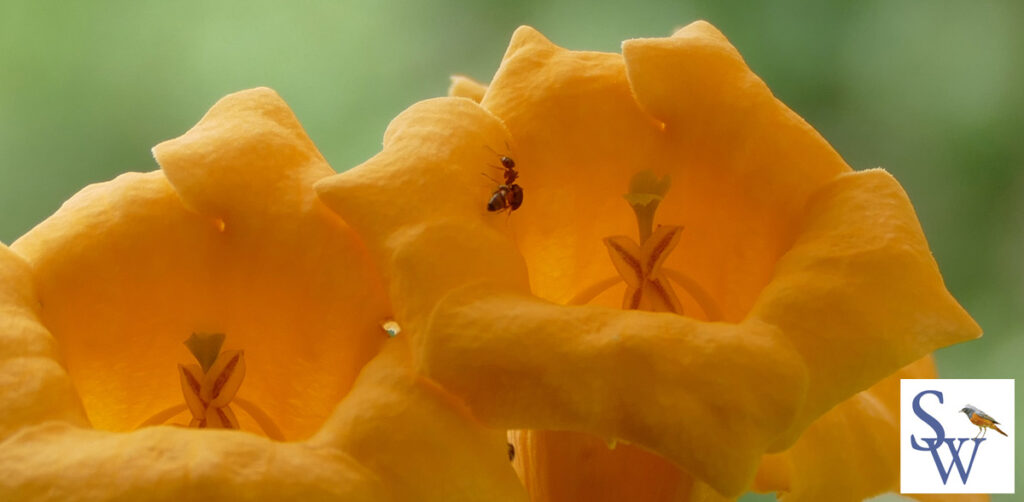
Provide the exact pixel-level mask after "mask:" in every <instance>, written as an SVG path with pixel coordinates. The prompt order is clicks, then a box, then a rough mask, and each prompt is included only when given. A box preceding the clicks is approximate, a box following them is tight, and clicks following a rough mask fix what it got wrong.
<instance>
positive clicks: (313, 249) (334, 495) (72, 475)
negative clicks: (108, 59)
mask: <svg viewBox="0 0 1024 502" xmlns="http://www.w3.org/2000/svg"><path fill="white" fill-rule="evenodd" d="M154 154H155V156H156V159H157V161H158V162H159V163H160V166H161V170H159V171H154V172H149V173H144V174H139V173H130V174H125V175H122V176H120V177H118V178H117V179H115V180H113V181H110V182H107V183H102V184H98V185H93V186H90V187H88V188H86V189H85V190H83V191H82V192H80V193H79V194H77V195H76V196H74V197H73V198H71V199H70V200H69V201H67V202H66V203H65V204H64V206H63V207H62V208H61V209H60V210H59V211H57V213H56V214H54V215H53V216H52V217H50V218H49V219H47V220H46V221H44V222H43V223H42V224H40V225H39V226H37V227H36V228H35V229H34V230H32V231H31V232H29V233H28V234H26V235H25V236H24V237H22V238H21V239H19V240H18V241H17V242H15V243H14V244H13V245H12V246H11V247H10V248H9V249H8V248H7V247H5V246H2V245H0V410H3V411H2V413H0V472H2V473H3V475H2V476H0V499H3V500H62V501H63V500H112V499H117V500H193V499H212V500H222V499H246V500H249V499H252V500H291V499H297V500H298V499H301V500H323V499H338V500H395V501H405V500H438V501H449V500H470V499H476V495H475V494H481V493H484V494H487V498H488V499H489V500H509V501H512V500H524V499H525V493H524V491H523V489H522V486H521V485H520V484H519V482H518V480H517V479H516V477H515V473H514V472H513V471H512V470H511V469H510V468H509V466H508V461H507V457H506V443H505V437H504V433H503V432H498V431H493V430H487V429H484V428H483V427H482V426H481V425H480V424H478V423H477V422H476V421H475V420H474V419H473V418H472V417H471V416H470V415H469V413H468V411H467V410H465V408H464V406H463V405H462V404H460V403H459V402H458V401H457V400H456V399H455V398H453V397H452V396H451V395H449V394H447V393H446V392H445V391H443V390H442V389H440V388H439V387H438V386H437V385H435V384H433V383H432V382H430V381H428V380H426V379H424V378H422V377H420V376H418V375H416V374H415V373H414V372H413V368H412V359H411V357H410V352H409V348H408V336H406V333H408V332H409V330H408V329H406V330H405V331H404V332H403V334H402V335H400V336H398V337H396V338H393V339H389V337H388V335H387V334H386V333H385V332H384V331H383V330H382V328H381V322H383V321H386V320H387V319H388V318H389V316H390V309H391V306H390V305H389V301H388V299H387V295H386V292H385V291H384V287H383V281H382V279H381V278H380V277H379V275H378V273H377V272H376V270H375V268H374V267H373V265H372V264H371V262H370V259H369V256H368V255H367V253H366V251H365V250H364V248H363V245H362V244H361V243H360V241H359V240H358V239H357V238H356V236H355V235H354V233H353V232H352V231H351V229H350V228H349V227H348V226H347V225H346V224H345V223H344V222H343V221H342V220H341V219H339V218H338V217H337V216H335V215H334V214H333V213H331V212H330V211H329V210H327V209H326V208H325V207H324V206H323V205H322V204H321V203H320V202H319V200H318V199H317V198H316V196H315V195H314V193H313V190H312V184H313V182H314V181H316V180H318V179H321V178H323V177H325V176H328V175H330V174H333V171H332V170H331V169H330V167H329V166H328V165H327V163H326V162H325V161H324V159H323V158H322V157H321V155H320V153H319V152H318V151H317V150H316V148H315V147H314V146H313V144H312V142H311V141H310V140H309V138H308V137H307V136H306V134H305V132H304V131H303V130H302V128H301V126H300V125H299V123H298V121H297V120H296V119H295V117H294V116H293V115H292V113H291V111H290V110H289V109H288V107H287V106H286V105H285V103H284V102H283V101H282V100H281V99H280V98H279V97H278V96H277V95H276V94H275V93H274V92H273V91H270V90H268V89H254V90H250V91H245V92H241V93H237V94H233V95H230V96H228V97H225V98H224V99H222V100H221V101H219V102H218V103H217V104H216V105H215V106H214V107H213V108H212V109H211V110H210V111H209V113H208V114H207V115H206V116H205V117H204V118H203V119H202V120H201V121H200V122H199V123H198V124H197V125H196V126H195V127H194V128H192V129H191V130H190V131H188V132H187V133H186V134H185V135H183V136H181V137H179V138H177V139H174V140H171V141H168V142H165V143H162V144H160V145H158V146H157V147H156V148H155V149H154ZM195 332H199V333H203V332H205V333H223V334H224V335H225V336H224V337H214V338H216V339H219V340H220V341H222V342H223V343H224V345H225V347H226V349H227V350H225V351H223V352H220V343H219V342H217V343H214V344H212V346H215V348H213V349H212V350H210V346H209V345H210V344H208V346H207V348H206V349H203V348H202V347H200V348H198V349H197V348H196V347H197V345H196V343H193V342H195V339H193V340H191V341H190V345H189V348H191V349H193V353H194V354H196V356H197V358H198V359H199V362H200V363H201V364H202V367H200V365H196V366H195V367H192V366H189V363H190V362H191V360H192V355H191V354H189V352H188V350H186V347H185V345H183V344H182V341H183V340H184V339H185V338H186V337H188V336H189V334H190V333H195ZM198 338H200V339H202V340H206V341H207V342H208V341H209V340H210V339H211V337H205V338H204V337H198ZM203 343H206V342H202V341H200V342H199V345H203ZM243 350H244V358H243V356H242V352H241V351H243ZM218 353H219V354H220V358H219V359H218V358H217V355H218ZM179 364H182V365H183V366H182V368H185V369H183V370H181V372H180V373H179V369H178V365H179ZM243 376H244V378H245V379H244V382H243V381H242V377H243ZM357 376H358V378H357ZM201 377H202V378H205V379H206V380H207V381H203V380H201ZM189 378H193V379H195V381H192V382H189V381H186V382H185V385H180V381H181V380H182V379H184V380H188V379H189ZM183 389H184V390H185V392H184V395H183V393H182V391H183ZM244 403H249V404H248V405H245V404H244ZM187 407H188V408H189V410H188V411H186V408H187ZM232 409H233V410H234V411H231V410H232ZM165 422H166V423H171V424H181V425H188V424H190V423H192V425H194V426H197V427H207V428H213V427H224V428H241V429H242V430H244V431H249V432H239V431H235V430H196V429H188V428H182V427H173V426H169V425H164V426H150V424H157V423H165ZM140 425H141V427H140ZM262 435H267V436H270V437H271V438H276V439H284V441H277V440H272V439H270V438H268V437H262Z"/></svg>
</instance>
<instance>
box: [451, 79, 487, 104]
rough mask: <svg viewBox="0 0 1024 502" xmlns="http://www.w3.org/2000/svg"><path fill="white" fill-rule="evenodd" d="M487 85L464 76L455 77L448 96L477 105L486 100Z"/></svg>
mask: <svg viewBox="0 0 1024 502" xmlns="http://www.w3.org/2000/svg"><path fill="white" fill-rule="evenodd" d="M486 93H487V84H483V83H480V82H477V81H476V80H473V79H471V78H469V77H465V76H462V75H453V76H452V84H451V85H450V86H448V95H449V96H451V97H455V98H467V99H471V100H473V101H475V102H477V103H479V102H480V101H482V100H483V99H484V94H486Z"/></svg>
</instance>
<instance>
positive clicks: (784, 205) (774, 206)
mask: <svg viewBox="0 0 1024 502" xmlns="http://www.w3.org/2000/svg"><path fill="white" fill-rule="evenodd" d="M660 58H664V60H663V61H662V59H660ZM659 61H662V62H661V63H659ZM664 61H667V63H666V62H664ZM627 75H628V76H629V78H628V80H627ZM659 82H665V84H659ZM668 85H677V86H683V87H681V89H684V91H685V90H691V91H692V92H693V95H692V96H691V95H687V94H686V93H685V92H679V93H678V94H679V96H678V99H677V100H676V101H679V102H680V103H682V105H681V106H683V105H685V109H679V110H683V111H679V110H677V109H676V108H672V106H675V105H673V103H674V102H673V101H672V100H671V99H670V96H671V95H670V93H669V91H668V90H666V89H667V88H664V86H668ZM659 86H660V87H659ZM634 95H635V96H636V99H634ZM637 100H638V101H639V102H638V101H637ZM715 104H720V105H721V106H722V107H723V108H722V110H721V114H720V115H719V114H717V111H716V108H715V107H714V106H712V105H715ZM481 105H482V107H481V106H476V105H475V104H474V103H472V102H471V101H469V100H454V99H439V100H430V101H427V102H423V103H419V104H417V105H414V106H413V107H411V108H410V109H409V110H407V111H406V112H404V113H403V114H402V115H400V116H399V117H398V118H397V119H396V120H395V121H394V122H392V124H391V126H390V127H389V129H388V132H387V133H386V134H385V144H384V150H383V151H382V152H381V153H380V154H379V155H377V156H375V157H374V158H373V159H371V160H370V161H369V162H367V163H365V164H363V165H362V166H359V167H357V168H355V169H353V170H350V171H348V172H346V173H342V174H339V175H336V176H332V177H329V178H327V179H325V180H322V181H320V182H318V184H317V191H318V193H319V194H320V196H321V197H322V198H323V200H324V201H325V202H326V203H327V204H328V205H329V206H330V207H331V208H332V209H334V210H335V211H337V212H338V213H339V214H340V215H342V216H343V217H344V218H345V219H346V221H348V222H350V223H351V224H352V225H353V226H354V227H355V228H356V229H357V230H358V231H359V233H360V235H361V236H363V237H364V238H365V239H366V241H367V243H368V246H369V247H370V248H371V250H372V251H373V252H374V254H375V255H376V258H377V263H379V264H381V266H382V268H383V269H384V270H385V271H386V272H385V274H386V275H387V276H388V278H389V280H390V281H391V289H390V291H391V292H392V298H393V299H394V300H395V303H396V304H397V305H400V310H399V311H398V312H396V315H397V319H398V321H399V322H401V323H402V325H403V326H405V325H407V324H408V325H413V326H416V327H417V329H416V330H415V334H414V335H413V337H414V339H413V342H414V344H413V346H414V350H415V353H416V356H417V363H418V365H419V367H420V368H421V371H423V372H424V374H426V375H427V376H429V377H430V378H432V379H435V380H436V381H438V382H439V383H441V384H442V385H444V386H445V387H446V388H448V389H450V390H452V391H453V392H454V393H455V394H457V395H458V396H460V397H461V398H462V399H463V400H465V402H466V403H467V404H468V405H469V406H470V408H471V409H472V410H473V412H474V414H475V415H476V416H478V417H480V418H481V419H482V420H483V421H485V423H488V424H490V425H492V426H496V427H506V428H510V429H524V428H525V429H549V430H573V431H578V432H586V433H590V434H593V435H595V436H597V437H599V438H609V439H616V438H618V439H623V440H626V441H628V442H630V443H633V444H636V445H639V446H642V447H644V448H647V449H649V450H653V451H655V452H657V453H659V454H661V455H663V456H665V457H666V458H668V459H670V460H671V461H673V462H675V463H676V464H678V465H680V466H681V467H683V468H685V469H687V470H688V471H690V473H691V474H693V475H694V476H695V477H696V478H698V479H700V480H704V481H706V482H707V483H709V484H710V485H711V486H712V487H714V488H715V489H716V490H718V491H720V492H721V493H723V494H725V495H735V494H737V493H739V492H740V491H742V489H743V488H744V487H745V486H746V485H747V483H748V482H749V480H750V479H751V478H752V477H753V475H754V473H755V470H756V465H757V462H758V461H759V459H760V457H761V454H762V453H764V452H765V451H766V450H768V449H769V448H775V449H781V448H785V447H786V446H788V445H789V444H791V443H792V441H794V440H795V439H796V437H797V436H798V435H799V432H800V431H801V430H802V429H803V428H805V427H806V426H807V425H808V424H809V423H810V422H811V421H813V420H814V419H815V418H817V417H818V416H819V415H821V414H822V413H824V412H825V411H826V410H827V409H828V408H829V407H831V406H833V405H835V404H838V403H839V402H841V401H843V400H845V399H847V398H848V397H850V396H852V395H853V394H855V393H856V392H858V391H860V390H862V389H864V388H866V387H868V386H870V385H871V384H873V383H874V382H876V381H878V380H879V379H881V378H883V377H885V376H886V375H888V374H889V373H891V372H892V371H895V370H897V369H898V368H900V367H901V366H903V365H905V364H908V363H910V362H911V361H913V360H915V359H917V358H919V357H921V356H923V355H924V354H926V353H928V352H930V351H932V350H934V349H935V348H937V347H939V346H943V345H948V344H950V343H955V342H957V341H962V340H965V339H969V338H971V337H974V336H977V334H978V330H977V326H976V325H974V323H973V321H971V320H970V318H969V317H967V316H966V315H965V314H964V313H963V311H962V309H960V307H959V306H958V305H957V304H956V302H955V301H953V299H952V298H951V297H950V296H949V294H948V293H947V292H946V291H945V288H944V286H943V285H942V282H941V278H940V276H939V275H938V271H937V269H936V267H935V264H934V262H933V261H931V258H930V256H929V255H928V253H927V246H926V245H925V243H924V239H923V236H922V235H921V233H920V228H919V227H918V225H917V223H916V220H915V218H914V214H913V211H912V209H911V208H910V205H909V203H908V202H907V201H906V198H905V196H904V195H903V194H902V192H901V191H900V190H899V188H898V185H897V184H895V182H892V181H891V179H890V178H888V177H887V176H884V175H883V176H884V178H885V179H886V180H888V181H885V182H880V183H878V184H877V185H872V183H868V181H872V180H873V181H878V179H879V178H878V177H879V176H880V174H878V173H863V174H849V175H845V176H839V175H840V173H846V172H849V168H848V167H847V166H846V165H845V164H844V163H843V162H842V160H841V159H840V158H839V156H838V155H837V154H836V153H835V152H834V151H833V150H832V149H831V147H829V146H828V144H827V143H825V142H824V140H822V139H821V137H820V136H818V135H817V133H815V132H814V131H813V130H812V129H811V128H810V127H809V126H807V125H806V124H805V123H804V122H803V121H802V120H800V119H799V117H797V116H796V115H795V114H793V113H792V112H791V111H789V110H788V109H786V108H785V107H784V106H783V105H781V104H780V103H779V102H778V101H777V100H775V99H774V98H773V97H772V96H771V94H770V92H768V90H767V88H766V87H764V85H763V84H762V83H760V81H759V80H757V78H756V77H755V76H753V74H752V73H751V72H750V71H749V69H747V68H746V66H745V65H744V64H743V63H742V60H741V59H739V57H738V56H737V55H736V54H735V50H733V49H732V48H731V47H730V46H728V43H727V42H725V40H724V38H722V37H721V35H720V34H718V33H717V31H714V30H713V29H710V28H709V27H708V26H707V25H705V24H701V23H698V24H695V25H692V26H691V27H689V28H687V29H684V30H683V31H681V32H680V33H679V34H677V36H676V37H673V38H671V39H663V40H653V41H650V40H640V41H631V42H627V43H626V45H625V61H624V60H623V59H622V58H621V57H619V56H617V55H614V54H598V53H589V52H587V53H580V52H570V51H566V50H564V49H560V48H558V47H555V46H554V45H552V44H551V43H550V42H548V41H547V40H546V39H544V38H543V37H542V36H540V35H539V34H538V33H536V32H535V31H534V30H532V29H529V28H521V29H520V30H518V31H517V32H516V34H515V36H514V37H513V41H512V43H511V44H510V47H509V49H508V51H507V53H506V56H505V59H504V61H503V62H502V66H501V68H500V69H499V71H498V74H497V75H496V76H495V78H494V81H493V82H492V83H491V85H490V86H489V88H488V91H487V93H486V95H485V97H484V99H483V101H482V102H481ZM645 110H646V111H647V112H645ZM672 110H676V111H673V112H672V113H669V111H672ZM648 112H649V113H650V114H648ZM492 114H493V115H497V117H500V120H497V119H496V118H494V117H493V116H492ZM748 118H749V120H747V119H748ZM502 124H504V125H505V126H507V130H506V129H505V128H503V127H502ZM705 126H706V128H707V130H704V129H702V127H705ZM506 142H507V143H508V144H509V147H510V150H511V155H512V156H513V157H514V158H515V160H516V163H517V167H519V168H520V175H521V176H520V179H519V181H518V183H520V184H521V186H522V187H523V190H524V191H525V194H526V202H524V204H523V206H522V208H520V209H519V210H517V211H516V212H515V213H513V214H512V215H510V216H509V217H508V218H507V220H506V219H505V218H499V217H496V215H494V214H490V213H487V212H486V211H485V209H484V207H483V205H484V203H485V202H486V200H487V198H488V197H489V194H490V190H493V188H494V187H493V186H491V187H489V188H488V187H482V188H481V187H479V185H478V184H477V183H476V182H474V181H473V179H474V178H480V176H479V173H480V172H481V171H483V170H485V169H486V167H485V166H487V164H488V163H493V162H494V161H495V154H494V153H492V152H490V151H489V149H494V150H498V149H499V148H500V147H498V146H497V145H502V144H504V143H506ZM645 169H653V170H654V171H655V175H661V174H665V173H669V172H671V174H672V179H673V187H675V188H674V189H673V190H676V191H672V190H670V191H669V193H668V194H667V195H666V197H665V199H664V200H663V201H662V203H661V205H660V206H659V207H660V209H659V216H658V221H659V222H662V223H665V224H670V225H685V226H686V228H687V232H686V233H685V235H684V236H683V237H681V238H685V239H686V242H685V245H681V246H680V247H679V249H678V250H677V252H675V253H672V255H670V256H669V257H668V258H667V259H666V261H665V267H671V268H672V269H674V270H679V271H681V272H682V274H683V275H681V277H686V278H687V279H690V280H692V281H693V283H694V284H698V285H700V286H702V287H703V291H707V293H708V295H707V296H709V297H710V298H714V299H715V300H716V301H717V302H718V303H719V304H720V307H721V309H720V311H721V313H722V317H723V319H722V320H724V321H727V322H716V323H706V322H701V321H698V320H696V319H692V318H685V317H682V316H673V315H666V314H656V313H648V312H624V311H617V310H611V309H605V308H600V307H597V306H583V307H562V306H558V305H555V304H552V303H549V302H547V301H544V300H541V299H539V298H537V297H535V296H530V295H528V294H526V291H525V288H524V287H523V285H524V280H523V277H524V274H523V270H524V262H525V265H526V266H528V267H529V270H530V279H529V280H530V290H531V291H532V292H533V293H534V294H535V295H536V296H539V297H540V298H544V299H546V300H554V301H558V302H564V301H567V300H568V299H570V298H573V297H574V296H575V295H576V293H577V292H579V291H580V290H583V289H584V288H587V287H589V286H590V285H591V284H594V283H597V282H600V281H602V280H603V279H605V278H606V277H608V276H609V275H611V274H614V270H615V268H614V265H613V264H612V263H610V262H609V260H608V258H607V256H605V252H604V251H605V250H603V249H601V246H600V243H601V242H602V240H603V239H604V238H605V237H607V236H609V235H621V234H622V233H624V232H626V231H628V230H630V229H632V228H633V225H634V224H635V223H634V222H633V218H632V215H631V214H630V211H629V209H628V206H627V205H626V204H625V203H624V202H623V201H622V200H621V193H622V190H623V189H624V188H625V187H627V186H628V183H629V179H630V178H631V177H632V175H633V174H634V173H636V172H638V171H641V170H645ZM832 180H835V181H832ZM861 183H863V184H864V185H865V187H867V186H868V185H871V190H875V191H878V190H879V189H881V191H880V192H878V193H876V194H874V196H873V198H870V200H869V197H868V196H867V195H866V194H867V193H869V190H864V194H865V195H864V196H863V197H861V196H860V195H857V196H852V197H853V199H854V200H855V202H857V203H853V204H851V203H849V202H850V197H846V196H842V197H840V196H839V195H840V193H842V194H850V193H861V190H860V188H865V187H860V188H857V189H853V190H847V189H848V188H853V185H859V184H861ZM809 201H810V205H808V204H809ZM869 204H871V205H873V206H875V209H870V210H869V209H867V208H868V205H869ZM829 228H831V229H833V230H834V231H833V232H831V233H830V232H828V231H827V230H828V229H829ZM794 243H795V244H794ZM872 243H873V244H874V245H875V246H876V249H874V250H871V249H868V248H867V247H864V248H861V249H860V250H861V251H863V252H862V253H858V254H854V255H851V254H849V253H850V252H851V251H856V250H857V249H858V248H857V246H860V245H861V244H867V245H870V244H872ZM516 250H518V251H520V252H521V253H522V254H521V255H520V254H518V253H516ZM890 260H895V262H894V263H890ZM899 267H905V268H906V270H895V271H894V270H893V268H899ZM840 280H842V281H843V284H839V281H840ZM911 290H914V291H917V290H920V291H922V292H921V294H920V298H919V299H920V300H921V301H920V302H919V301H918V298H917V296H915V295H911V294H908V292H909V291H911ZM897 292H899V293H902V294H903V296H901V297H900V298H899V299H898V303H893V302H894V301H895V300H896V296H895V295H896V293H897ZM702 296H703V295H702ZM683 301H684V304H685V303H686V302H691V304H693V303H692V301H693V300H692V299H690V298H685V299H683ZM693 305H695V304H693ZM687 311H688V312H689V311H691V309H689V308H688V307H687ZM692 311H701V310H700V309H698V308H696V307H695V308H694V309H692ZM935 328H938V330H937V331H936V332H935V333H931V330H932V329H935ZM823 336H824V337H826V338H822V337H823ZM526 346H528V347H530V350H523V347H526ZM864 367H866V371H865V370H864ZM827 368H832V371H831V372H826V371H825V369H827ZM764 382H772V383H773V385H771V386H765V385H764ZM707 452H715V454H714V455H709V454H707Z"/></svg>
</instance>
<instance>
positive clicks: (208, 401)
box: [139, 333, 284, 441]
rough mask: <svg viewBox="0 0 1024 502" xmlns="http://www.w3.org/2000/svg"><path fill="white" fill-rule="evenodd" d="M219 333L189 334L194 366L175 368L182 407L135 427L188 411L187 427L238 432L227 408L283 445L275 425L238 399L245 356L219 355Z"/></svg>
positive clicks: (256, 408) (235, 353) (235, 352)
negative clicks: (245, 416) (236, 409)
mask: <svg viewBox="0 0 1024 502" xmlns="http://www.w3.org/2000/svg"><path fill="white" fill-rule="evenodd" d="M223 344H224V334H223V333H210V334H204V333H193V334H192V336H190V337H189V338H188V340H186V341H185V346H186V347H188V349H189V351H190V352H191V353H192V355H193V356H194V357H195V358H196V361H197V362H198V364H179V365H178V375H179V377H180V381H181V392H182V394H183V395H184V398H185V404H184V405H182V404H177V405H174V406H171V407H169V408H167V409H165V410H162V411H160V412H157V413H156V414H154V415H153V416H152V417H150V418H149V419H147V420H146V421H145V422H143V423H142V424H141V425H139V427H144V426H149V425H160V424H162V423H164V422H166V421H168V420H170V419H171V418H172V417H174V416H176V415H178V414H179V413H181V412H183V411H185V410H188V411H189V412H190V413H191V414H192V420H191V421H190V422H189V424H188V427H193V428H199V429H206V428H210V429H240V426H239V423H238V418H237V417H236V416H235V412H234V410H232V408H231V405H232V404H237V405H238V407H239V408H241V409H242V410H243V411H245V412H246V413H247V414H248V415H249V416H250V417H252V419H253V420H254V421H255V422H256V424H257V425H259V426H260V428H261V429H262V430H263V433H264V434H266V435H267V437H269V438H271V439H274V440H278V441H283V440H284V435H283V434H282V433H281V429H280V428H278V427H277V424H275V423H274V421H273V420H272V419H271V418H270V416H269V415H267V414H266V412H264V411H263V410H262V409H261V408H260V407H259V406H257V405H256V404H255V403H253V402H252V401H249V400H247V399H243V398H241V397H238V396H237V395H236V394H237V393H238V389H239V388H240V387H241V385H242V379H244V378H245V353H244V352H243V351H241V350H227V351H221V346H222V345H223Z"/></svg>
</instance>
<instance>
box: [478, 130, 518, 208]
mask: <svg viewBox="0 0 1024 502" xmlns="http://www.w3.org/2000/svg"><path fill="white" fill-rule="evenodd" d="M488 148H490V147H488ZM491 151H492V152H493V151H494V150H491ZM495 154H497V152H495ZM499 160H500V161H501V166H502V167H500V168H499V169H504V175H505V182H504V183H501V182H499V181H498V180H496V179H494V178H491V177H490V176H487V175H486V174H484V176H487V177H488V178H490V179H491V181H494V182H495V183H498V188H497V190H495V191H494V193H492V194H491V199H490V200H489V201H487V210H488V211H490V212H492V213H493V212H496V211H502V210H505V209H508V211H509V213H510V214H511V213H512V211H515V210H516V209H519V206H521V205H522V204H523V187H521V186H519V184H517V183H516V179H518V178H519V171H516V161H514V160H512V158H511V157H508V156H505V155H501V158H500V159H499ZM493 167H498V166H493ZM481 174H483V173H481Z"/></svg>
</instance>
